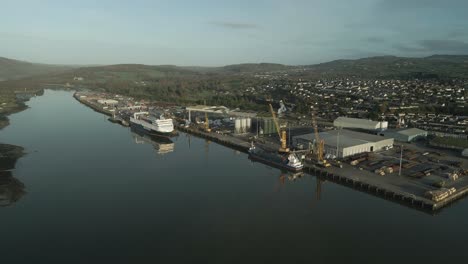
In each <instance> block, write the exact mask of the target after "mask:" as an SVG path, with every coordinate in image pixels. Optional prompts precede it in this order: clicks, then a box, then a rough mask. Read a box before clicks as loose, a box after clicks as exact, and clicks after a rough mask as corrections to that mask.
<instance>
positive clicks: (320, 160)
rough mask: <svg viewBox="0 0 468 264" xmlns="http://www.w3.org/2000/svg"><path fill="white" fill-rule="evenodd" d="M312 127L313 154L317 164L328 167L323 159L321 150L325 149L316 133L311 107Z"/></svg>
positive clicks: (323, 143)
mask: <svg viewBox="0 0 468 264" xmlns="http://www.w3.org/2000/svg"><path fill="white" fill-rule="evenodd" d="M312 126H313V127H314V134H315V154H316V155H317V164H318V165H320V166H323V167H326V168H327V167H330V166H331V165H330V163H328V162H327V161H326V160H325V159H323V149H324V147H325V141H324V140H323V139H321V138H320V135H319V133H318V126H317V120H316V118H315V110H314V109H313V107H312Z"/></svg>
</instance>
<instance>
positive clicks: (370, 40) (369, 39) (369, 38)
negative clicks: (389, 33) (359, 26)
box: [366, 37, 385, 43]
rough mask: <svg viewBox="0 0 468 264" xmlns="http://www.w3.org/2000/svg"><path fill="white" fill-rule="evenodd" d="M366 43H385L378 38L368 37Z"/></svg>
mask: <svg viewBox="0 0 468 264" xmlns="http://www.w3.org/2000/svg"><path fill="white" fill-rule="evenodd" d="M366 41H367V42H370V43H383V42H385V39H383V38H379V37H368V38H367V39H366Z"/></svg>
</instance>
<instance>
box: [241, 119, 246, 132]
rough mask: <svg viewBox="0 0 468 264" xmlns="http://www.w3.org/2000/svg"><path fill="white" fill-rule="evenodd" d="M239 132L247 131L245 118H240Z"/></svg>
mask: <svg viewBox="0 0 468 264" xmlns="http://www.w3.org/2000/svg"><path fill="white" fill-rule="evenodd" d="M241 127H242V129H241V133H245V132H247V118H242V119H241Z"/></svg>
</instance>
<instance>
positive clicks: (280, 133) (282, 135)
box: [268, 104, 289, 153]
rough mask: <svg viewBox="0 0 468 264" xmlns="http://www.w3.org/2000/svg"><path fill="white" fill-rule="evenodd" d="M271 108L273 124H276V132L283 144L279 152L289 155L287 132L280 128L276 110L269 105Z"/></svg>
mask: <svg viewBox="0 0 468 264" xmlns="http://www.w3.org/2000/svg"><path fill="white" fill-rule="evenodd" d="M268 105H269V106H270V112H271V116H272V117H273V122H274V123H275V126H276V131H277V132H278V137H279V139H280V142H281V147H280V148H279V150H278V151H279V152H283V153H287V152H289V148H288V147H287V143H286V131H284V130H283V131H282V130H281V129H280V126H279V122H278V119H277V118H276V114H275V110H273V106H272V105H271V104H268Z"/></svg>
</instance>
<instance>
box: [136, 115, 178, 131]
mask: <svg viewBox="0 0 468 264" xmlns="http://www.w3.org/2000/svg"><path fill="white" fill-rule="evenodd" d="M130 126H131V127H132V128H134V129H136V130H140V131H142V132H145V133H147V134H149V135H154V136H167V137H171V136H173V135H174V134H175V132H174V123H173V122H172V119H170V118H165V117H164V115H160V116H159V117H156V116H154V115H150V114H149V113H148V112H137V113H134V114H133V116H131V117H130Z"/></svg>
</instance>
